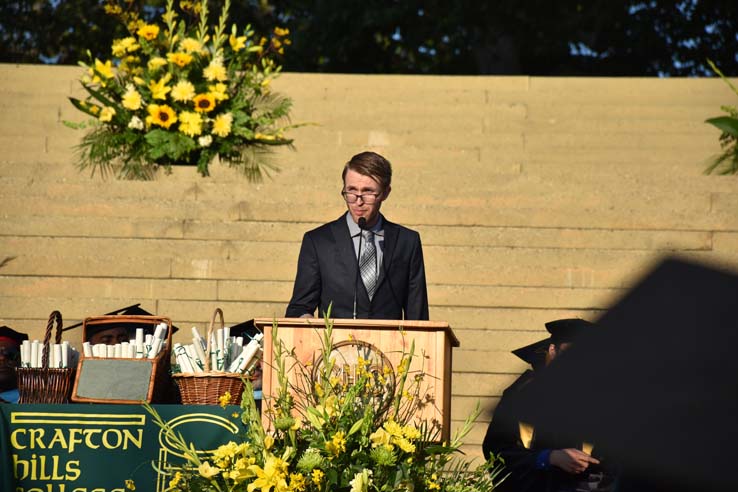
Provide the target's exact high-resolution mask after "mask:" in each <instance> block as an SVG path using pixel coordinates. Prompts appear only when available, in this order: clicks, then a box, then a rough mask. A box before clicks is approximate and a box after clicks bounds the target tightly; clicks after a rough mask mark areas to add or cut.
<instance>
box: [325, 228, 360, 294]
mask: <svg viewBox="0 0 738 492" xmlns="http://www.w3.org/2000/svg"><path fill="white" fill-rule="evenodd" d="M331 233H332V234H333V240H334V244H335V248H336V249H335V255H336V261H337V262H338V265H340V267H341V268H343V270H344V273H345V274H344V275H342V276H341V277H342V278H344V279H346V281H345V288H346V289H348V291H347V292H353V291H354V287H353V285H352V284H351V282H352V279H354V278H356V269H357V268H358V263H357V261H356V253H355V252H354V242H353V240H352V239H351V234H350V233H349V229H348V225H347V224H346V216H345V215H342V216H341V217H339V218H338V220H335V221H333V222H332V223H331Z"/></svg>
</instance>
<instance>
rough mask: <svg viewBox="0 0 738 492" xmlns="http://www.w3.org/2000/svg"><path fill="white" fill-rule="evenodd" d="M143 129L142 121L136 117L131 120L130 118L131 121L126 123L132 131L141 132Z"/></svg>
mask: <svg viewBox="0 0 738 492" xmlns="http://www.w3.org/2000/svg"><path fill="white" fill-rule="evenodd" d="M143 127H144V124H143V121H142V120H141V118H139V117H138V116H134V117H133V118H131V121H129V122H128V128H133V129H134V130H143Z"/></svg>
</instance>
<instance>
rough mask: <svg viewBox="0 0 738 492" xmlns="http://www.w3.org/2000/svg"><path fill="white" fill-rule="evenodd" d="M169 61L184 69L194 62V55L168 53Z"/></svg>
mask: <svg viewBox="0 0 738 492" xmlns="http://www.w3.org/2000/svg"><path fill="white" fill-rule="evenodd" d="M167 60H168V61H170V62H172V63H174V64H175V65H177V66H178V67H179V68H184V67H186V66H187V65H189V64H190V63H191V62H192V55H190V54H188V53H167Z"/></svg>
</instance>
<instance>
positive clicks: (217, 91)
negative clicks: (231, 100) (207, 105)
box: [208, 83, 228, 101]
mask: <svg viewBox="0 0 738 492" xmlns="http://www.w3.org/2000/svg"><path fill="white" fill-rule="evenodd" d="M208 90H209V91H210V93H211V94H212V95H213V97H214V98H215V100H216V101H225V100H226V99H228V94H227V93H226V91H227V90H228V86H227V85H226V84H221V83H218V84H213V85H209V86H208Z"/></svg>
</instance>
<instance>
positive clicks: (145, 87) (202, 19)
mask: <svg viewBox="0 0 738 492" xmlns="http://www.w3.org/2000/svg"><path fill="white" fill-rule="evenodd" d="M177 5H178V7H175V2H174V0H167V1H166V7H165V9H164V10H163V12H160V15H159V16H154V17H153V18H152V19H150V20H145V19H144V18H143V16H142V13H143V12H145V11H146V9H144V8H142V7H139V9H136V8H133V7H134V6H135V5H134V2H133V1H132V0H107V2H106V6H105V9H106V11H107V12H108V13H109V14H111V15H113V16H115V17H117V18H118V19H119V20H120V21H121V23H122V24H123V25H124V26H126V28H127V29H128V33H127V34H128V35H126V36H124V37H120V38H116V39H114V40H113V42H112V50H111V52H112V54H113V58H108V57H107V56H106V57H103V58H102V59H100V58H98V57H93V56H92V55H90V57H89V60H88V62H80V65H81V66H82V67H83V68H85V69H86V72H85V73H84V74H83V75H82V77H81V78H80V82H81V84H82V87H83V88H84V89H85V91H86V92H87V97H86V98H85V99H78V98H69V100H70V102H71V104H72V105H73V106H74V107H75V108H76V109H78V110H79V111H81V112H82V113H84V114H85V115H87V116H90V117H92V118H94V119H95V121H96V122H97V124H96V125H95V126H93V127H92V129H90V130H89V132H88V133H87V134H86V135H85V136H84V138H83V139H82V142H81V144H80V145H79V147H78V155H79V159H78V163H79V167H80V168H81V169H90V170H91V172H92V174H94V173H95V172H96V171H99V172H100V173H101V174H103V175H108V174H115V175H116V176H118V177H121V178H128V179H151V178H152V177H154V176H155V174H156V170H157V169H158V168H164V169H165V170H168V171H169V170H171V166H173V165H190V166H196V167H197V170H198V171H199V172H200V174H201V175H203V176H208V175H209V173H210V169H209V166H210V163H211V162H212V161H213V159H214V158H215V157H219V158H220V160H221V161H222V162H224V163H226V164H227V165H229V166H231V167H236V168H239V169H240V170H241V171H242V172H243V173H244V175H245V176H246V177H247V178H249V179H251V180H259V179H262V178H263V176H265V175H269V174H270V173H271V172H273V171H276V170H277V167H276V166H275V165H274V164H273V163H271V162H269V161H268V159H267V157H268V154H269V153H270V152H271V150H272V149H273V148H274V146H291V144H292V140H291V139H290V138H287V137H286V136H285V133H286V132H287V131H288V130H289V129H292V128H294V127H295V126H297V125H291V124H289V111H290V107H291V101H290V99H289V98H287V97H285V96H281V95H279V94H275V93H273V92H272V91H271V89H270V83H271V81H272V80H273V79H274V78H275V77H277V76H278V75H279V74H280V71H281V67H280V66H279V65H278V64H277V63H276V61H275V57H276V56H278V55H280V54H281V53H282V52H283V51H284V46H285V45H287V44H289V39H288V38H287V35H288V34H289V31H287V30H285V29H280V28H275V29H274V31H273V34H272V36H271V37H270V38H269V39H267V38H265V37H258V36H257V35H256V33H255V31H254V30H253V29H252V28H251V27H250V26H248V25H247V26H246V27H245V28H243V29H240V28H238V26H237V25H235V24H232V25H230V29H229V23H228V22H229V21H228V18H229V11H230V6H231V4H230V0H225V2H224V4H223V7H222V10H221V11H220V16H219V18H218V21H217V23H216V24H215V25H214V26H213V25H210V24H209V10H208V8H209V4H208V0H195V1H181V2H179V3H178V4H177ZM188 19H189V22H188V21H187V20H188ZM68 126H70V127H75V126H76V127H77V128H80V127H81V126H80V125H78V124H77V125H75V124H74V123H70V124H69V125H68Z"/></svg>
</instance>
